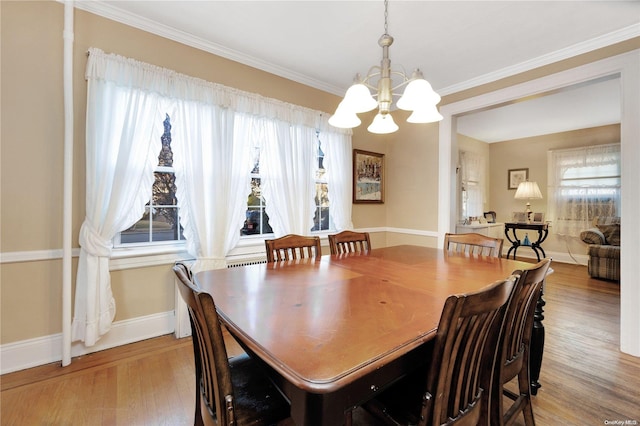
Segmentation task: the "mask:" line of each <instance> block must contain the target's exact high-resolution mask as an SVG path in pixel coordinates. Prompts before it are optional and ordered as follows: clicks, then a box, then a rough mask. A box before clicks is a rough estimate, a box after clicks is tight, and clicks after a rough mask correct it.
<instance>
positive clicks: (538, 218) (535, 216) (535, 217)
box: [531, 212, 544, 223]
mask: <svg viewBox="0 0 640 426" xmlns="http://www.w3.org/2000/svg"><path fill="white" fill-rule="evenodd" d="M531 216H532V219H531V222H533V223H544V213H535V212H534V213H532V215H531Z"/></svg>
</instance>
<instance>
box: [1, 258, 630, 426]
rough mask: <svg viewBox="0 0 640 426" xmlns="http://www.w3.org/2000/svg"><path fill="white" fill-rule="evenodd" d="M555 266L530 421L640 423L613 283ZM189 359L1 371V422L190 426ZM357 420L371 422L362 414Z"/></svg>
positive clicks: (173, 350) (123, 354) (120, 352)
mask: <svg viewBox="0 0 640 426" xmlns="http://www.w3.org/2000/svg"><path fill="white" fill-rule="evenodd" d="M553 268H554V270H555V272H554V274H552V275H551V276H550V277H549V278H548V279H547V285H546V294H545V299H546V302H547V304H546V306H545V321H544V323H545V326H546V343H545V350H544V359H543V364H542V373H541V377H540V381H541V383H542V388H541V389H540V390H539V391H538V395H537V396H536V397H534V401H533V404H534V413H535V418H536V423H537V424H538V426H546V425H576V426H582V425H594V426H596V425H607V424H609V425H614V424H620V425H640V397H639V396H638V395H639V394H640V358H636V357H632V356H629V355H625V354H623V353H621V352H620V351H619V335H620V321H619V316H620V307H619V299H620V292H619V286H618V284H617V283H613V282H608V281H600V280H592V279H590V278H589V277H588V275H587V273H586V270H585V267H582V266H575V265H568V264H561V263H555V264H553ZM238 350H239V348H237V347H231V348H230V352H234V351H238ZM192 354H193V353H192V347H191V340H190V338H187V339H180V340H176V339H175V338H173V337H172V336H163V337H158V338H155V339H150V340H146V341H143V342H138V343H134V344H130V345H126V346H121V347H118V348H114V349H110V350H106V351H102V352H98V353H95V354H90V355H86V356H83V357H80V358H77V359H74V360H73V362H72V363H71V365H70V366H68V367H65V368H62V367H61V366H60V365H59V363H55V364H50V365H45V366H41V367H36V368H32V369H28V370H23V371H19V372H16V373H10V374H5V375H3V376H1V377H0V381H1V389H2V391H1V394H0V398H1V406H0V424H2V425H17V426H31V425H73V426H75V425H90V426H93V425H118V426H120V425H121V426H132V425H150V426H157V425H170V426H179V425H189V424H193V407H194V401H195V399H194V398H195V395H194V383H193V374H194V373H193V355H192ZM614 422H619V423H614ZM354 423H356V424H358V423H359V424H366V425H370V426H373V425H375V423H374V422H373V421H370V420H368V419H367V418H366V417H365V415H363V414H362V413H359V414H358V415H357V418H356V421H355V422H354ZM523 424H524V422H523V420H522V419H520V420H519V421H518V422H517V423H516V425H523Z"/></svg>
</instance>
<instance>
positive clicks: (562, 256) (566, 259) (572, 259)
mask: <svg viewBox="0 0 640 426" xmlns="http://www.w3.org/2000/svg"><path fill="white" fill-rule="evenodd" d="M505 251H506V250H505ZM503 253H504V251H503ZM545 254H546V256H547V257H549V258H551V259H552V261H553V262H560V263H570V264H573V265H582V266H587V262H588V260H589V256H587V255H586V254H574V255H570V254H569V253H565V252H560V251H554V252H552V251H547V252H545ZM518 258H522V259H534V260H537V258H536V255H535V253H534V252H533V251H532V250H529V253H528V252H527V251H526V250H520V251H518Z"/></svg>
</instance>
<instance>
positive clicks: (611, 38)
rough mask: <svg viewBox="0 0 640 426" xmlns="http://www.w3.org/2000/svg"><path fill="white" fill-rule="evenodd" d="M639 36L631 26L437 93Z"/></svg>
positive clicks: (469, 86) (638, 29)
mask: <svg viewBox="0 0 640 426" xmlns="http://www.w3.org/2000/svg"><path fill="white" fill-rule="evenodd" d="M639 36H640V24H635V25H631V26H628V27H626V28H622V29H620V30H618V31H614V32H611V33H608V34H605V35H603V36H600V37H596V38H593V39H591V40H586V41H583V42H580V43H578V44H574V45H572V46H569V47H567V48H565V49H561V50H557V51H555V52H551V53H549V54H547V55H542V56H538V57H537V58H533V59H530V60H528V61H524V62H521V63H519V64H516V65H513V66H510V67H506V68H503V69H501V70H498V71H495V72H491V73H488V74H485V75H481V76H478V77H476V78H472V79H470V80H467V81H463V82H461V83H459V84H454V85H452V86H448V87H444V88H441V89H437V91H438V93H439V94H440V95H441V96H445V95H451V94H453V93H456V92H460V91H463V90H468V89H472V88H474V87H477V86H481V85H483V84H487V83H492V82H494V81H497V80H500V79H502V78H507V77H511V76H513V75H516V74H519V73H522V72H526V71H530V70H532V69H535V68H538V67H541V66H544V65H549V64H552V63H554V62H558V61H562V60H565V59H569V58H572V57H574V56H578V55H581V54H583V53H588V52H591V51H594V50H597V49H601V48H603V47H607V46H611V45H612V44H616V43H620V42H623V41H626V40H630V39H632V38H634V37H639Z"/></svg>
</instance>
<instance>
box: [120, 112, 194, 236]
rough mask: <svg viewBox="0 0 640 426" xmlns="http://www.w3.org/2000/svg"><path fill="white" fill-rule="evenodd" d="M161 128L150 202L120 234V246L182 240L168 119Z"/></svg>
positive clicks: (167, 116) (167, 117) (167, 118)
mask: <svg viewBox="0 0 640 426" xmlns="http://www.w3.org/2000/svg"><path fill="white" fill-rule="evenodd" d="M162 124H163V126H164V133H163V134H162V136H161V141H162V148H161V150H160V153H159V154H158V168H157V170H156V172H155V173H154V182H153V187H152V194H151V200H150V201H149V203H147V206H146V208H145V213H144V215H143V216H142V219H140V220H139V221H138V223H136V224H135V225H133V226H132V227H131V228H129V229H127V230H126V231H124V232H121V233H120V244H131V243H142V244H144V243H152V242H166V241H180V240H184V238H183V237H182V228H181V227H180V222H179V219H178V200H177V198H176V190H177V188H176V183H175V182H176V178H175V175H174V173H173V152H172V151H171V122H170V119H169V115H166V118H165V120H164V121H163V123H162ZM150 211H151V212H152V213H151V214H150Z"/></svg>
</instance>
